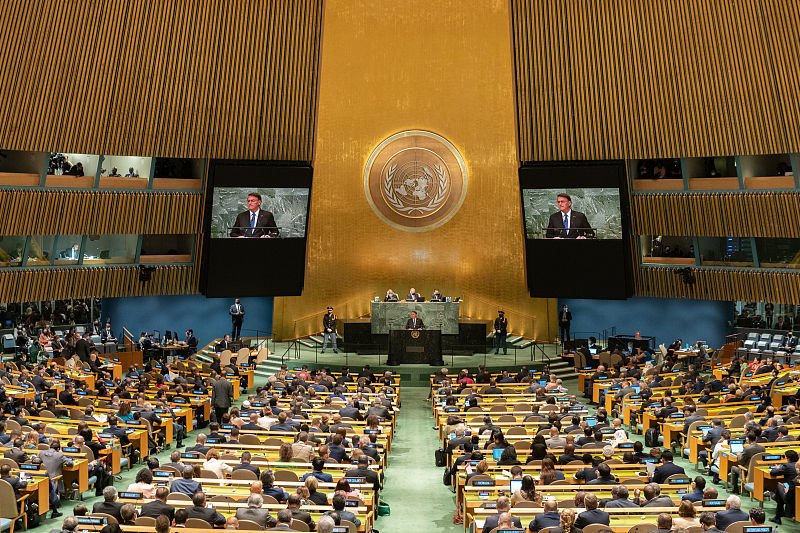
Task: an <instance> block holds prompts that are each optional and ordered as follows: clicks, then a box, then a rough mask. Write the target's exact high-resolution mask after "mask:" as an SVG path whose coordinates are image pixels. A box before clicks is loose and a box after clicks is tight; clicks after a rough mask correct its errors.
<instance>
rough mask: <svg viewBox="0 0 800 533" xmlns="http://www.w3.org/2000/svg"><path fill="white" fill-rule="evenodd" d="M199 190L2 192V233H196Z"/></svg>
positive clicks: (199, 201) (0, 192) (26, 190)
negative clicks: (177, 191)
mask: <svg viewBox="0 0 800 533" xmlns="http://www.w3.org/2000/svg"><path fill="white" fill-rule="evenodd" d="M202 200H203V195H202V193H186V192H181V193H174V192H128V191H74V190H63V191H54V190H41V189H39V190H35V189H33V190H32V189H4V190H0V205H2V206H3V210H4V213H5V215H4V216H3V217H0V235H72V234H78V235H87V234H124V233H136V234H173V235H179V234H195V233H197V232H198V231H199V228H200V222H201V221H200V214H201V213H202V207H203V204H202Z"/></svg>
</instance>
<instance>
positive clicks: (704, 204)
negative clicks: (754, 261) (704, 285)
mask: <svg viewBox="0 0 800 533" xmlns="http://www.w3.org/2000/svg"><path fill="white" fill-rule="evenodd" d="M631 210H632V222H633V230H634V234H636V235H669V236H699V237H727V236H735V237H794V238H798V237H800V225H799V224H797V223H787V221H796V220H797V219H798V216H800V192H796V191H793V192H773V191H770V192H743V193H697V194H686V193H665V194H638V195H634V196H633V202H632V204H631Z"/></svg>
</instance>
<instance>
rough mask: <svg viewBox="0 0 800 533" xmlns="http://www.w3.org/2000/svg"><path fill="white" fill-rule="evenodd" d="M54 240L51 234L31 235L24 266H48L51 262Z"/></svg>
mask: <svg viewBox="0 0 800 533" xmlns="http://www.w3.org/2000/svg"><path fill="white" fill-rule="evenodd" d="M55 241H56V239H55V237H53V236H52V235H32V236H31V241H30V244H29V245H28V260H27V261H26V262H25V266H50V265H51V264H53V245H54V244H55Z"/></svg>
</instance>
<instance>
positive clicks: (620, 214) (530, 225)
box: [520, 161, 632, 299]
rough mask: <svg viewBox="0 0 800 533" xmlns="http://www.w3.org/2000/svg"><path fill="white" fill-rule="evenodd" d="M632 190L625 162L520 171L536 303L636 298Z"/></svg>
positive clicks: (545, 166) (572, 163) (528, 260)
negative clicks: (543, 300)
mask: <svg viewBox="0 0 800 533" xmlns="http://www.w3.org/2000/svg"><path fill="white" fill-rule="evenodd" d="M626 185H627V177H626V175H625V166H624V163H623V162H622V161H602V162H594V161H564V162H546V163H533V164H526V165H524V166H523V167H521V168H520V191H521V200H522V212H523V218H524V226H525V237H526V238H525V250H526V263H527V275H528V289H529V291H530V294H531V296H535V297H547V298H612V299H618V298H627V297H629V296H630V295H631V292H632V289H631V264H630V228H629V216H628V210H629V208H628V201H627V199H628V195H627V187H626Z"/></svg>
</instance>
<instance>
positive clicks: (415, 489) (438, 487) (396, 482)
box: [375, 387, 464, 533]
mask: <svg viewBox="0 0 800 533" xmlns="http://www.w3.org/2000/svg"><path fill="white" fill-rule="evenodd" d="M427 395H428V389H427V388H425V387H403V392H402V398H403V406H402V409H401V410H400V419H399V420H398V424H397V435H396V437H395V439H394V441H393V442H392V455H391V457H390V462H389V468H388V469H387V473H386V482H385V483H384V490H383V493H382V494H381V499H383V500H384V501H386V502H387V503H388V504H389V505H391V508H392V514H391V515H390V516H385V517H381V518H380V519H379V520H378V521H377V523H376V524H375V528H376V529H379V530H380V531H381V533H386V532H387V531H388V532H394V531H442V532H445V531H446V532H448V533H449V532H453V533H455V532H458V531H460V532H462V533H463V531H464V526H461V525H454V524H453V514H454V513H455V508H456V504H455V495H454V494H453V493H451V492H450V489H449V488H448V487H445V486H444V485H443V484H442V474H443V471H444V469H442V468H436V465H435V463H434V458H433V452H434V450H435V449H436V447H437V446H438V444H437V442H436V438H437V436H438V432H437V431H434V430H433V429H432V427H433V418H432V417H431V411H430V403H428V402H427V401H426V400H425V398H426V397H427Z"/></svg>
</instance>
